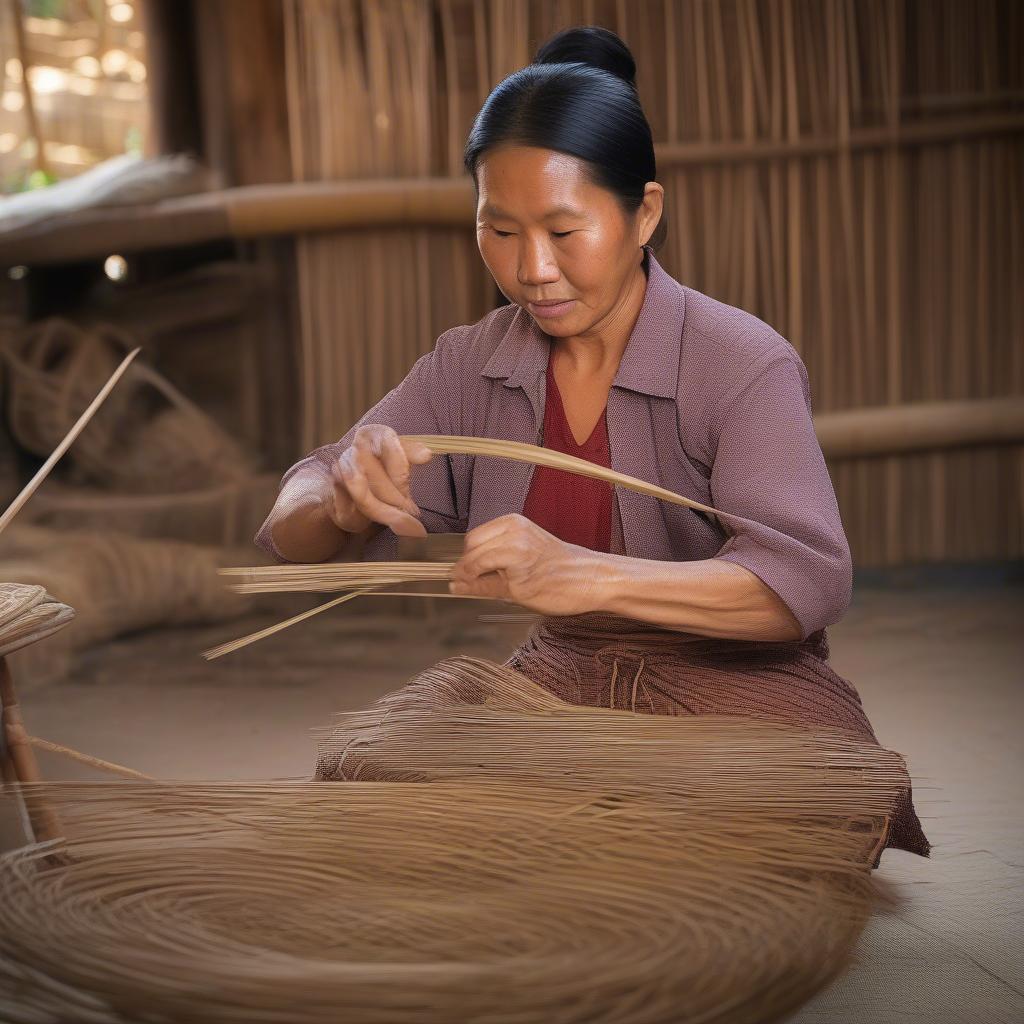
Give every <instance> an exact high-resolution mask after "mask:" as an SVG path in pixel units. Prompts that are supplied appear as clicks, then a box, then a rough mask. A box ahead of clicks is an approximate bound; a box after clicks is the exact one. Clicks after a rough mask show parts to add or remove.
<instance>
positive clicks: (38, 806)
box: [0, 655, 62, 843]
mask: <svg viewBox="0 0 1024 1024" xmlns="http://www.w3.org/2000/svg"><path fill="white" fill-rule="evenodd" d="M0 728H2V729H3V746H2V748H0V755H2V760H3V761H4V762H5V764H4V767H3V774H4V778H5V779H6V780H10V779H13V780H15V781H17V782H19V783H25V784H31V783H34V782H41V781H42V775H41V774H40V772H39V765H38V763H37V762H36V754H35V751H34V750H33V749H32V745H31V743H30V742H29V737H28V733H27V732H26V731H25V726H24V723H23V722H22V718H21V708H20V707H19V706H18V696H17V693H16V692H15V689H14V678H13V677H12V675H11V669H10V666H9V665H8V663H7V659H6V658H5V657H3V656H2V655H0ZM18 795H19V799H20V800H21V801H22V805H21V806H22V811H23V822H24V821H26V820H27V822H28V825H29V826H30V828H29V829H28V830H26V831H27V832H28V831H30V832H31V835H28V836H27V838H28V839H29V841H30V842H33V841H34V842H37V843H44V842H48V841H49V840H51V839H59V838H60V836H61V831H62V830H61V826H60V820H59V819H58V817H57V815H56V812H55V811H54V810H53V808H52V807H50V805H49V803H48V802H47V801H46V799H45V798H44V797H43V796H42V795H41V794H40V793H38V792H31V791H30V792H29V793H28V794H27V795H25V794H24V793H23V792H22V791H20V790H19V791H18Z"/></svg>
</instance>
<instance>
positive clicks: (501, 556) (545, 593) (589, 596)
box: [448, 514, 601, 615]
mask: <svg viewBox="0 0 1024 1024" xmlns="http://www.w3.org/2000/svg"><path fill="white" fill-rule="evenodd" d="M600 567H601V556H600V554H599V553H598V552H596V551H591V550H590V549H589V548H584V547H580V546H579V545H576V544H567V543H566V542H565V541H563V540H559V539H558V538H557V537H555V536H553V535H552V534H550V533H548V532H547V530H543V529H541V527H539V526H538V525H537V524H536V523H534V522H533V521H532V520H530V519H527V518H526V516H522V515H514V514H513V515H507V516H499V517H498V518H497V519H492V520H491V521H490V522H487V523H482V524H481V525H480V526H477V527H475V528H474V529H472V530H470V531H469V532H468V533H467V534H466V542H465V550H464V552H463V555H462V557H461V558H460V559H459V560H458V561H457V562H456V563H455V567H454V569H453V570H452V582H451V583H450V584H449V588H448V589H449V591H450V592H451V593H452V594H463V595H476V596H478V597H490V598H496V599H499V600H503V601H513V602H515V603H516V604H519V605H522V606H523V607H524V608H529V609H530V610H531V611H534V612H537V613H538V614H540V615H581V614H583V613H584V612H590V611H596V610H597V609H598V599H597V594H598V586H599V583H600V579H601V575H600V571H599V570H600Z"/></svg>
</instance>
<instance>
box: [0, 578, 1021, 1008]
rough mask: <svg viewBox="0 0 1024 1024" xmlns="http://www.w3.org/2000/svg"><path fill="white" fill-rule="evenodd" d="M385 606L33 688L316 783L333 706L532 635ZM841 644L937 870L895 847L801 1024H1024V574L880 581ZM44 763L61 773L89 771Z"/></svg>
mask: <svg viewBox="0 0 1024 1024" xmlns="http://www.w3.org/2000/svg"><path fill="white" fill-rule="evenodd" d="M374 600H375V601H376V602H377V603H376V605H375V606H374V610H373V614H371V615H351V614H349V615H346V614H345V609H344V607H341V608H339V609H336V610H333V611H331V612H328V613H326V614H325V615H323V616H320V617H317V618H314V619H311V620H309V621H308V622H305V623H303V624H301V625H299V626H297V627H294V628H292V629H290V630H287V631H285V632H284V633H281V634H280V635H278V636H275V637H273V638H270V639H268V640H265V641H263V642H261V643H259V644H257V645H254V646H253V647H251V648H247V649H245V650H242V651H240V652H237V653H235V654H232V655H228V656H226V657H224V658H223V659H221V660H219V661H216V662H213V663H207V662H205V661H203V660H202V659H201V658H200V657H199V653H198V652H199V651H201V650H202V649H204V648H206V647H209V646H212V645H213V644H216V643H219V642H221V641H223V640H226V639H230V638H233V637H235V636H240V635H242V634H244V633H246V632H249V631H251V630H252V629H255V628H258V626H260V625H263V624H265V623H266V622H268V621H272V620H273V618H274V616H270V617H269V618H268V616H266V615H261V616H256V617H252V618H249V619H247V620H238V621H235V622H231V623H227V624H223V625H219V626H216V627H205V628H202V629H188V630H174V631H171V630H164V631H157V632H151V633H148V634H142V635H136V636H134V637H129V638H124V639H122V640H120V641H118V642H116V643H112V644H110V645H107V646H106V647H104V648H102V649H100V650H97V651H94V652H92V653H91V654H89V655H88V656H85V657H82V658H81V659H79V661H78V662H77V663H76V666H75V670H74V672H73V674H72V675H71V677H70V678H68V679H66V680H64V681H62V682H59V683H50V684H46V685H37V686H32V685H31V682H30V681H28V680H20V683H21V685H20V690H21V703H22V707H23V711H24V716H25V719H26V722H27V724H28V725H29V728H30V730H31V731H32V732H34V733H35V734H37V735H40V736H43V737H45V738H47V739H50V740H54V741H57V742H60V743H66V744H68V745H70V746H73V747H76V748H78V749H80V750H85V751H89V752H91V753H95V754H98V755H100V756H102V757H104V758H108V759H110V760H113V761H116V762H120V763H122V764H126V765H130V766H131V767H133V768H136V769H138V770H140V771H143V772H146V773H148V774H151V775H154V776H157V777H160V778H178V779H200V778H206V779H209V778H225V779H267V778H279V777H302V776H307V775H308V774H309V772H310V770H311V767H312V763H313V742H312V739H311V736H310V731H309V730H310V729H311V728H312V727H315V726H318V725H321V724H323V723H325V722H326V721H327V720H328V719H329V717H330V715H331V713H332V712H334V711H342V710H348V709H353V708H358V707H362V706H365V705H366V704H367V703H369V702H370V701H371V700H372V699H373V698H374V697H376V696H378V695H379V694H381V693H384V692H386V691H388V690H390V689H393V688H395V687H396V686H399V685H401V684H402V683H403V682H404V681H405V680H406V679H408V678H409V677H410V676H412V675H414V674H415V673H416V672H417V671H418V670H419V669H421V668H424V667H426V666H428V665H430V664H433V663H434V662H435V661H437V660H439V659H440V658H442V657H446V656H449V655H452V654H456V653H474V654H479V655H482V656H486V657H492V658H496V659H499V658H501V657H503V656H504V655H505V653H507V652H508V651H509V650H511V648H512V647H513V646H514V645H515V643H516V641H517V639H518V638H519V637H520V636H521V635H523V634H524V633H525V630H526V626H525V625H523V624H522V623H521V622H520V623H493V622H481V621H480V620H479V613H480V611H481V609H480V606H478V605H476V604H470V603H467V602H458V601H436V602H431V604H432V606H433V607H432V608H431V610H430V611H429V612H426V611H425V610H423V609H420V610H418V611H417V612H414V613H413V614H414V616H415V617H414V618H412V619H411V620H410V619H409V618H402V617H401V616H400V615H398V614H396V612H395V610H394V609H395V608H396V607H398V605H397V602H398V601H399V599H382V598H377V599H374ZM404 604H405V606H406V607H408V606H409V604H410V602H409V601H408V600H406V601H405V602H404ZM489 610H491V611H493V610H494V609H493V608H490V607H489ZM284 614H288V612H287V611H286V612H285V613H284ZM425 615H426V616H427V617H426V618H425V617H424V616H425ZM277 617H278V618H280V617H281V616H280V615H278V616H277ZM830 635H831V639H832V649H833V662H834V664H835V666H836V668H837V670H838V671H839V672H841V673H842V674H843V675H845V676H846V677H847V678H849V679H851V680H852V681H853V682H854V684H855V685H856V687H857V688H858V690H859V692H860V694H861V696H862V698H863V701H864V705H865V707H866V709H867V712H868V715H869V717H870V719H871V721H872V724H873V725H874V727H875V731H876V733H877V734H878V737H879V739H880V741H881V742H882V743H883V744H885V745H886V746H889V747H890V748H892V749H894V750H898V751H899V752H900V753H902V754H903V755H904V757H905V758H906V760H907V763H908V766H909V768H910V771H911V774H912V776H913V778H914V795H915V802H916V805H917V808H918V812H919V813H920V815H921V818H922V821H923V823H924V827H925V831H926V833H927V834H928V836H929V838H930V839H931V841H932V843H933V846H934V850H933V854H932V858H931V859H930V860H926V859H923V858H920V857H915V856H913V855H911V854H907V853H903V852H902V851H895V850H887V851H886V852H885V854H884V855H883V858H882V865H881V868H880V870H879V871H877V872H876V873H875V878H876V880H877V881H878V883H879V885H880V886H883V887H885V888H886V889H887V890H888V891H891V892H892V893H893V894H894V895H895V896H896V897H897V899H898V900H899V905H898V907H897V908H896V909H895V910H890V911H886V912H884V913H879V914H876V916H875V917H874V918H873V920H872V921H871V923H870V925H869V926H868V928H867V929H866V931H865V933H864V935H863V937H862V940H861V942H860V945H859V946H858V953H857V959H856V962H855V963H854V965H853V966H852V967H851V969H850V970H849V971H848V972H847V973H846V974H845V975H844V976H843V977H842V978H841V979H839V980H838V981H837V982H836V983H835V984H833V985H832V987H831V988H830V989H828V990H827V991H826V992H824V993H822V994H821V995H820V996H819V997H818V998H817V999H816V1000H814V1001H813V1002H812V1003H811V1004H809V1005H807V1006H806V1007H804V1008H803V1009H802V1010H801V1011H800V1013H798V1014H797V1015H796V1016H795V1017H794V1018H792V1019H793V1020H794V1021H797V1022H799V1024H812V1022H813V1024H826V1022H827V1024H845V1022H851V1024H852V1022H858V1024H875V1022H878V1024H881V1022H893V1024H895V1022H901V1024H903V1022H915V1021H922V1022H923V1021H927V1022H929V1024H942V1022H964V1024H967V1022H970V1024H974V1022H986V1024H987V1022H992V1024H999V1022H1005V1024H1017V1022H1019V1021H1024V926H1022V921H1024V799H1022V787H1021V780H1022V779H1024V741H1022V723H1024V579H1022V578H1021V572H1020V570H1019V569H1016V570H1015V569H1011V568H1002V569H1000V568H994V569H978V570H962V571H956V572H950V571H945V572H938V573H936V572H923V571H919V572H906V573H902V574H901V573H896V574H893V573H889V574H886V575H885V577H884V578H882V577H875V578H873V579H872V578H866V579H864V580H862V581H861V583H860V585H859V586H858V589H857V594H856V598H855V601H854V605H853V607H852V608H851V610H850V612H849V613H848V615H847V617H846V618H845V620H844V621H843V622H842V623H841V624H840V625H839V626H837V627H835V628H834V629H832V630H831V631H830ZM412 636H415V637H416V640H415V642H411V640H410V637H412ZM41 760H42V763H43V769H44V772H45V773H46V774H47V775H48V776H49V777H87V776H86V775H85V774H84V773H81V772H79V771H78V770H77V769H76V768H73V767H72V768H69V767H68V766H67V763H66V762H63V761H58V760H57V759H55V758H53V757H51V756H49V755H46V756H44V757H42V759H41ZM2 817H3V815H0V818H2ZM12 825H13V821H12V819H11V816H10V814H8V815H7V818H6V822H3V821H0V842H2V841H3V840H4V838H5V836H4V833H6V840H7V841H8V842H10V841H11V838H12V835H13V830H12Z"/></svg>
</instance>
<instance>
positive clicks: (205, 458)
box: [3, 318, 252, 494]
mask: <svg viewBox="0 0 1024 1024" xmlns="http://www.w3.org/2000/svg"><path fill="white" fill-rule="evenodd" d="M133 347H134V341H133V339H132V338H130V337H128V336H127V335H125V334H123V333H122V332H121V331H119V330H117V329H116V328H114V327H111V326H109V325H102V324H101V325H97V326H95V327H91V328H88V329H86V328H83V327H80V326H79V325H77V324H73V323H71V322H69V321H67V320H61V319H59V318H53V319H49V320H45V321H41V322H40V323H38V324H34V325H32V326H30V327H29V328H28V329H27V330H26V331H25V332H24V333H23V334H22V335H21V336H20V337H19V338H17V339H16V340H15V341H14V342H13V343H12V344H10V345H9V346H8V347H7V348H5V349H4V350H3V356H4V360H5V363H6V366H7V377H8V382H7V386H8V391H9V400H8V403H7V404H8V422H9V424H10V428H11V432H12V433H13V435H14V436H15V438H16V439H17V441H18V442H19V443H20V444H21V445H22V446H23V447H24V448H25V449H27V450H28V451H30V452H32V453H33V454H35V455H39V456H46V455H49V453H50V452H51V451H53V449H54V448H56V446H57V445H58V444H59V443H60V441H61V439H62V438H63V437H64V436H65V435H66V434H67V432H68V430H69V429H70V428H71V426H72V424H73V423H74V422H75V420H76V419H77V418H78V416H79V415H80V414H81V412H82V410H83V409H84V408H85V407H86V406H87V405H88V403H89V402H90V401H91V400H92V398H93V397H94V396H95V395H96V393H97V392H98V391H99V390H100V388H101V387H102V386H103V384H104V383H105V382H106V381H107V380H108V379H109V377H110V375H111V373H113V371H114V370H115V369H116V367H117V365H118V364H119V363H120V362H121V360H122V359H123V358H124V356H125V354H126V353H127V352H128V351H129V350H130V349H131V348H133ZM251 471H252V464H251V461H250V460H249V459H248V457H247V456H246V455H245V454H244V453H243V452H242V450H241V448H239V446H238V445H237V444H236V443H235V442H234V441H233V440H232V439H231V438H230V437H229V436H228V435H227V434H226V433H225V432H224V431H223V430H222V429H221V428H220V427H219V426H217V424H216V423H214V421H213V420H212V419H210V417H209V416H207V415H206V413H204V412H203V411H202V410H201V409H199V408H198V407H197V406H196V405H195V404H194V403H193V402H191V401H190V400H189V399H188V398H186V397H185V396H184V395H183V394H182V393H181V392H180V391H178V390H177V388H175V387H174V386H173V385H172V384H170V383H169V382H168V381H167V380H165V379H164V378H163V377H162V376H161V375H160V374H159V373H157V372H156V371H155V370H153V369H152V368H151V367H149V366H146V365H145V364H143V363H139V362H135V363H134V364H133V365H132V366H131V367H130V368H129V370H128V372H127V373H126V374H125V376H124V379H123V380H122V381H121V383H120V385H119V386H118V387H117V388H116V389H115V390H114V391H113V392H112V393H111V395H110V397H109V398H108V399H107V401H106V403H105V404H104V407H103V408H102V409H101V410H100V411H99V412H98V413H97V414H96V416H95V417H94V418H93V420H92V422H91V423H90V424H89V426H88V427H87V428H86V429H85V430H84V431H83V433H82V435H81V436H80V437H79V438H78V440H77V441H76V442H75V446H74V448H73V449H72V450H71V451H70V452H69V453H68V456H67V476H68V478H69V479H71V480H73V481H75V482H78V483H92V484H99V485H101V486H105V487H110V488H112V489H116V490H121V491H132V492H136V493H148V494H151V493H156V492H166V491H168V490H172V491H173V490H174V489H175V484H177V483H179V482H180V481H187V483H188V486H189V487H190V488H197V487H203V486H204V485H210V486H219V485H221V484H222V483H223V482H224V481H225V480H237V479H239V478H241V477H244V476H247V475H248V474H250V473H251Z"/></svg>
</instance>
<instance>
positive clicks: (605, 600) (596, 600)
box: [582, 548, 623, 613]
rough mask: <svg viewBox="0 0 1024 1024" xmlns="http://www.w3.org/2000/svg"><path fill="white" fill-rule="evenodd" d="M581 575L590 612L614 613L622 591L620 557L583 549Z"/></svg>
mask: <svg viewBox="0 0 1024 1024" xmlns="http://www.w3.org/2000/svg"><path fill="white" fill-rule="evenodd" d="M582 550H584V551H586V557H585V558H584V560H583V566H582V569H583V573H584V577H583V578H584V579H585V581H586V583H585V585H586V588H587V594H588V596H589V599H590V604H591V606H592V607H591V609H590V610H591V611H595V612H609V613H614V612H615V610H616V605H617V601H618V597H619V595H620V594H621V591H622V581H623V572H622V564H621V559H620V556H618V555H612V554H609V553H607V552H604V551H591V550H590V549H589V548H583V549H582Z"/></svg>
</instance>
